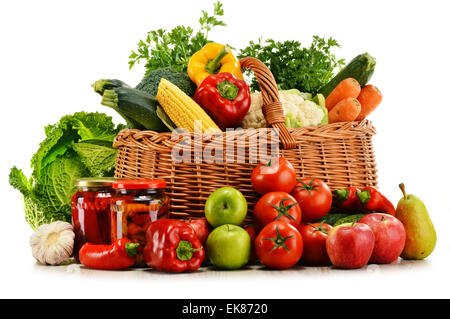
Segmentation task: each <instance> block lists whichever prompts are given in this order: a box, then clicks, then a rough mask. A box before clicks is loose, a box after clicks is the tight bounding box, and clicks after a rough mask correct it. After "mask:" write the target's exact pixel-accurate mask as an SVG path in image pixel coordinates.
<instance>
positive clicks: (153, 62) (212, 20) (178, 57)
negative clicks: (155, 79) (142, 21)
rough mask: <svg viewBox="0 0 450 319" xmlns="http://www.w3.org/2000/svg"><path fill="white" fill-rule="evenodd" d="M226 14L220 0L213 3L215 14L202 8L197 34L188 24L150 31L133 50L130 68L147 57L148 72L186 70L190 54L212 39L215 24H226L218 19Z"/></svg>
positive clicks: (130, 57) (146, 66)
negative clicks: (209, 35)
mask: <svg viewBox="0 0 450 319" xmlns="http://www.w3.org/2000/svg"><path fill="white" fill-rule="evenodd" d="M223 14H224V11H223V8H222V3H220V2H219V1H217V2H215V3H214V12H213V14H212V15H210V14H208V12H206V11H204V10H202V16H201V17H200V19H199V20H198V21H199V23H200V29H199V30H198V31H197V33H194V30H193V29H192V28H191V27H185V26H177V27H175V28H174V29H172V30H171V31H167V30H164V29H158V30H155V31H150V32H148V33H147V37H146V39H145V40H140V41H139V43H138V47H137V50H136V51H131V54H130V56H129V61H128V65H129V68H130V69H131V68H132V67H133V66H134V65H135V64H136V63H139V62H140V61H141V60H144V61H146V64H145V68H146V74H147V73H148V72H150V71H152V70H156V69H160V68H163V67H169V66H170V67H173V68H174V69H175V70H177V71H186V70H187V66H188V63H189V59H190V57H191V56H192V55H193V54H194V53H195V52H197V51H199V50H200V49H201V48H203V46H204V45H205V44H207V43H209V42H211V41H210V40H208V33H209V32H210V31H211V30H212V29H213V28H214V27H216V26H226V24H225V23H224V22H223V21H221V20H219V17H221V16H223Z"/></svg>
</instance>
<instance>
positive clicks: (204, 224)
mask: <svg viewBox="0 0 450 319" xmlns="http://www.w3.org/2000/svg"><path fill="white" fill-rule="evenodd" d="M185 222H186V223H188V225H189V226H191V227H192V229H193V230H194V232H195V234H196V235H197V238H198V239H199V240H200V242H201V243H202V245H203V246H205V244H206V239H207V238H208V235H209V227H208V221H207V220H206V218H198V219H189V220H185Z"/></svg>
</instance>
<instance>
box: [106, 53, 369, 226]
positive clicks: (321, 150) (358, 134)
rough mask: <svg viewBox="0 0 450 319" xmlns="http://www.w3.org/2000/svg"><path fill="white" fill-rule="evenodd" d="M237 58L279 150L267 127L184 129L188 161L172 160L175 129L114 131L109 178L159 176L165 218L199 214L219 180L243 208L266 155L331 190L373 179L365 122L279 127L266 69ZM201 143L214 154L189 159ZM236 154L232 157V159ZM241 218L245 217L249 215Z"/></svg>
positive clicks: (275, 94) (251, 195) (176, 143)
mask: <svg viewBox="0 0 450 319" xmlns="http://www.w3.org/2000/svg"><path fill="white" fill-rule="evenodd" d="M240 62H241V67H242V69H243V70H245V69H251V70H252V71H253V72H254V74H255V77H256V78H257V79H258V81H259V84H260V88H261V92H262V96H263V103H264V106H263V112H264V114H265V117H266V120H267V123H268V124H269V125H270V127H272V128H276V129H277V132H278V133H279V135H278V138H279V142H280V144H281V145H280V146H281V147H280V148H279V150H277V149H272V148H271V145H272V144H271V143H272V142H273V141H277V140H275V139H274V136H275V135H274V134H273V130H272V129H269V128H264V129H257V130H254V129H251V130H236V131H232V132H224V133H219V136H217V135H206V136H205V135H203V136H202V135H199V134H197V133H188V136H189V137H190V138H191V139H192V141H193V143H192V144H191V146H190V151H191V155H192V157H191V158H192V162H191V163H185V162H176V161H173V160H172V158H173V157H172V150H173V148H174V147H178V146H179V143H180V141H181V140H182V137H181V135H180V136H179V137H178V138H174V137H173V135H172V134H171V133H157V132H153V131H139V130H128V129H127V130H123V131H121V132H120V133H119V134H118V135H117V137H116V139H115V141H114V146H115V147H116V148H118V154H117V160H116V171H115V177H116V178H131V179H134V178H160V179H164V180H165V181H166V182H167V193H168V195H169V196H170V198H171V207H170V212H171V217H172V218H186V217H193V218H195V217H202V216H204V210H203V208H204V203H205V201H206V199H207V198H208V196H209V195H210V194H211V192H213V191H214V190H215V189H217V188H219V187H223V186H226V185H228V186H232V187H235V188H237V189H239V190H240V191H241V192H242V193H243V194H244V196H245V197H246V199H247V201H248V203H249V211H250V213H251V212H252V209H253V206H254V204H255V202H256V200H257V199H258V197H257V194H255V192H254V191H253V189H252V185H251V172H252V170H253V168H254V167H255V166H256V165H257V164H258V163H259V162H267V161H268V159H269V158H270V157H272V156H282V157H285V158H286V159H288V160H289V161H290V162H291V163H292V164H293V165H294V167H295V169H296V171H297V175H298V177H299V178H301V177H315V178H320V179H323V180H324V181H325V182H326V183H327V184H328V185H329V186H330V188H331V189H337V188H343V187H347V186H357V187H364V186H376V185H377V170H376V163H375V157H374V152H373V145H372V136H373V135H374V134H375V129H374V127H373V126H372V124H371V122H369V121H367V120H365V121H362V122H342V123H334V124H328V125H322V126H319V127H305V128H296V129H287V128H286V126H285V124H284V123H285V122H284V116H283V110H282V106H281V103H280V102H279V96H278V90H277V86H276V83H275V80H274V78H273V75H272V73H271V72H270V70H269V69H268V68H267V67H266V66H265V65H264V64H263V63H261V62H260V61H259V60H257V59H254V58H244V59H241V60H240ZM275 137H276V136H275ZM243 142H245V144H244V149H243V152H242V153H239V152H238V151H235V154H234V155H235V157H234V159H235V160H234V161H229V157H226V156H228V155H229V154H228V155H227V151H225V150H224V151H223V154H221V155H222V156H219V158H223V161H222V162H223V163H220V161H217V158H218V157H217V154H220V153H217V150H218V149H220V148H221V147H223V148H226V150H229V148H230V146H232V147H233V149H236V148H235V147H237V145H238V143H240V144H239V146H242V145H243V144H242V143H243ZM258 147H261V148H262V149H267V152H266V154H265V156H264V157H260V158H258V157H256V154H255V150H256V149H259V148H258ZM207 148H213V149H215V152H212V153H211V154H212V156H216V157H215V158H216V162H214V163H208V162H206V161H205V160H203V161H199V160H197V159H198V158H197V157H196V156H197V155H198V153H196V151H199V150H201V151H204V150H205V149H207ZM275 152H277V153H275ZM238 156H240V157H239V159H240V161H239V162H238V163H236V159H237V158H238ZM255 159H256V160H257V161H256V162H255ZM248 220H251V214H249V218H248V219H247V221H248Z"/></svg>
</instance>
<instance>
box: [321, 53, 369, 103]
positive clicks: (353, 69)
mask: <svg viewBox="0 0 450 319" xmlns="http://www.w3.org/2000/svg"><path fill="white" fill-rule="evenodd" d="M375 65H376V61H375V58H374V57H372V56H371V55H370V54H369V53H363V54H360V55H358V56H356V57H355V58H353V60H351V61H350V62H349V63H348V64H347V65H346V66H345V67H344V68H343V69H342V70H341V71H339V72H338V74H336V76H335V77H334V78H332V79H331V81H330V82H328V83H327V84H326V85H325V86H324V87H323V88H321V89H320V90H319V93H322V94H323V95H324V96H325V97H328V95H330V93H331V92H332V91H333V90H334V88H335V87H336V86H337V85H338V84H339V83H340V82H341V81H342V80H345V79H347V78H354V79H355V80H357V81H358V82H359V85H361V87H363V86H364V85H366V84H367V83H368V82H369V80H370V78H371V77H372V75H373V72H374V71H375Z"/></svg>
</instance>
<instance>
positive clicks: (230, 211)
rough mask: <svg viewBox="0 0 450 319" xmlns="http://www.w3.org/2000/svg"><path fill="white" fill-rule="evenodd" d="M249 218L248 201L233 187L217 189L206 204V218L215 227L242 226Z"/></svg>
mask: <svg viewBox="0 0 450 319" xmlns="http://www.w3.org/2000/svg"><path fill="white" fill-rule="evenodd" d="M245 216H247V200H246V199H245V197H244V195H242V193H241V192H240V191H238V190H237V189H235V188H233V187H229V186H226V187H222V188H219V189H216V190H215V191H214V192H213V193H211V195H209V197H208V199H207V200H206V203H205V217H206V219H207V220H208V223H210V225H211V226H213V227H218V226H220V225H224V224H233V225H240V224H242V222H243V221H244V219H245Z"/></svg>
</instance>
